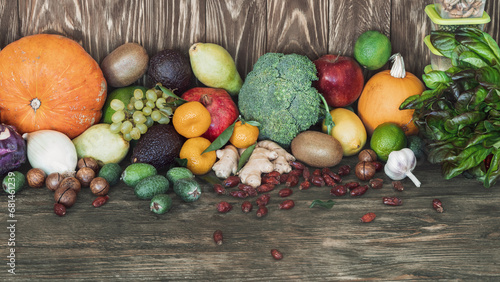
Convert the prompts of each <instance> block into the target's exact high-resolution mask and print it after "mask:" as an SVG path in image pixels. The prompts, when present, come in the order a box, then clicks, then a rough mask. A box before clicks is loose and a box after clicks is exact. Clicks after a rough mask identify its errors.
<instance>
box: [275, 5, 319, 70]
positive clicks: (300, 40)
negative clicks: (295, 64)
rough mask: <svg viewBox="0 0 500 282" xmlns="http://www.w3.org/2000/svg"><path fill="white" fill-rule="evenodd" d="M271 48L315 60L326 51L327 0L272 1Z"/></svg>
mask: <svg viewBox="0 0 500 282" xmlns="http://www.w3.org/2000/svg"><path fill="white" fill-rule="evenodd" d="M267 3H268V4H267V5H268V8H267V10H268V15H267V51H268V52H281V53H299V54H302V55H306V56H308V57H309V58H310V59H312V60H314V59H317V58H318V57H320V56H321V55H324V54H326V52H327V44H328V32H327V31H328V2H327V1H313V0H308V1H301V0H293V1H279V0H268V2H267Z"/></svg>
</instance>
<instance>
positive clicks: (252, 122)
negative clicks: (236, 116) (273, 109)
mask: <svg viewBox="0 0 500 282" xmlns="http://www.w3.org/2000/svg"><path fill="white" fill-rule="evenodd" d="M244 123H248V124H250V125H253V126H256V127H260V122H258V121H255V120H249V121H245V122H244Z"/></svg>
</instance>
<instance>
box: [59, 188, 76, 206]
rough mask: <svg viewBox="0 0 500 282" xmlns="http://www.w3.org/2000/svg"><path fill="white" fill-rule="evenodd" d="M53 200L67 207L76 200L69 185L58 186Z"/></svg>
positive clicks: (73, 191)
mask: <svg viewBox="0 0 500 282" xmlns="http://www.w3.org/2000/svg"><path fill="white" fill-rule="evenodd" d="M54 200H55V201H56V203H58V204H62V205H64V206H65V207H67V208H69V207H71V206H72V205H73V204H75V202H76V192H75V190H73V189H71V188H70V187H59V188H57V190H56V191H55V192H54Z"/></svg>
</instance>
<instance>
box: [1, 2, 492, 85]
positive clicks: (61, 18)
mask: <svg viewBox="0 0 500 282" xmlns="http://www.w3.org/2000/svg"><path fill="white" fill-rule="evenodd" d="M432 3H433V1H432V0H287V1H280V0H245V1H243V0H225V1H221V0H172V1H170V0H169V1H166V0H163V1H158V0H58V1H50V0H17V1H14V0H1V1H0V34H1V35H2V36H1V37H0V48H3V47H5V46H6V45H7V44H9V43H10V42H12V41H14V40H16V39H19V38H21V37H23V36H26V35H31V34H36V33H59V34H63V35H66V36H68V37H69V38H72V39H74V40H76V41H77V42H79V43H80V44H81V45H82V46H83V47H84V48H85V50H87V51H88V52H89V53H90V54H91V55H92V56H93V57H94V59H95V60H97V61H98V62H100V61H101V60H102V59H103V58H104V57H105V56H106V55H107V54H109V53H110V52H111V51H112V50H113V49H115V48H116V47H118V46H119V45H121V44H123V43H126V42H136V43H139V44H141V45H143V46H144V47H145V48H146V49H147V51H148V53H149V55H150V56H152V55H154V54H155V53H156V52H158V51H160V50H163V49H167V48H174V49H179V50H181V51H183V52H185V53H186V54H187V51H188V49H189V46H190V45H191V44H193V43H195V42H212V43H217V44H220V45H222V46H224V47H225V48H226V49H227V50H228V51H229V52H230V53H231V55H233V57H234V58H235V61H236V63H237V66H238V70H239V71H240V73H241V74H242V75H243V76H244V75H246V74H247V73H248V72H249V71H250V70H251V69H252V66H253V64H254V63H255V61H256V60H257V59H258V57H259V56H261V55H262V54H264V53H266V52H284V53H291V52H295V53H299V54H303V55H307V56H308V57H309V58H310V59H313V60H314V59H316V58H318V57H319V56H321V55H324V54H326V53H333V54H344V55H350V56H351V55H352V53H353V46H354V42H355V41H356V38H357V37H358V36H359V35H360V34H361V33H362V32H364V31H366V30H369V29H375V30H379V31H381V32H383V33H384V34H386V35H388V36H390V38H391V41H392V45H393V52H399V53H401V54H402V55H403V56H404V58H405V61H406V66H407V70H408V71H410V72H413V73H415V74H416V75H418V76H420V75H421V74H422V72H423V68H424V67H425V65H427V64H429V63H430V57H429V51H428V49H427V47H426V46H425V44H424V43H423V38H424V37H425V36H426V35H427V34H429V33H430V29H431V27H430V20H429V19H428V18H427V16H426V14H425V12H424V8H425V6H426V5H427V4H432ZM486 11H487V12H488V13H489V14H490V15H491V16H492V21H491V23H489V24H487V25H486V26H485V31H487V32H488V33H490V34H491V35H492V36H493V38H495V40H497V42H498V40H499V38H500V28H499V25H498V20H499V19H498V17H495V15H498V14H499V13H500V4H499V1H493V0H488V1H487V3H486ZM367 74H368V75H369V74H370V73H367Z"/></svg>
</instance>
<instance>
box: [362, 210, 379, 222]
mask: <svg viewBox="0 0 500 282" xmlns="http://www.w3.org/2000/svg"><path fill="white" fill-rule="evenodd" d="M376 217H377V215H375V214H374V213H372V212H369V213H367V214H365V215H363V216H362V217H361V222H364V223H368V222H372V221H373V220H374V219H375V218H376Z"/></svg>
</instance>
